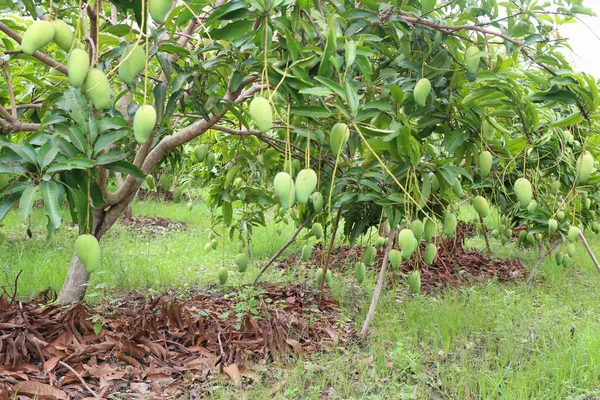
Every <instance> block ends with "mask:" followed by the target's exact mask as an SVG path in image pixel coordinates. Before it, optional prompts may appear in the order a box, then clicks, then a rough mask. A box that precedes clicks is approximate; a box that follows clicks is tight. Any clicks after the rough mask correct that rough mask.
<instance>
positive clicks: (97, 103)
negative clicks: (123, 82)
mask: <svg viewBox="0 0 600 400" xmlns="http://www.w3.org/2000/svg"><path fill="white" fill-rule="evenodd" d="M83 86H84V89H85V94H86V95H87V96H88V97H89V98H90V100H92V104H94V107H96V108H97V109H98V110H103V109H105V108H107V107H109V106H110V105H111V104H112V99H111V89H110V83H109V82H108V78H107V77H106V75H104V72H102V71H101V70H99V69H98V68H92V69H91V70H89V72H88V74H87V76H86V77H85V82H84V84H83Z"/></svg>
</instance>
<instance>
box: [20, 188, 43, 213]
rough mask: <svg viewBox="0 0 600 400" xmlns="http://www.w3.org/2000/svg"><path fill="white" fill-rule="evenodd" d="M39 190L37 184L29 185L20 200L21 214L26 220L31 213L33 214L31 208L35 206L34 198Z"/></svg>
mask: <svg viewBox="0 0 600 400" xmlns="http://www.w3.org/2000/svg"><path fill="white" fill-rule="evenodd" d="M38 190H39V188H38V187H37V186H29V187H28V188H27V189H25V190H24V191H23V194H22V195H21V199H20V201H19V216H20V217H21V219H22V220H23V221H26V220H27V217H29V214H31V209H32V208H33V199H34V198H35V195H36V194H37V192H38Z"/></svg>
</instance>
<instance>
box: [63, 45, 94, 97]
mask: <svg viewBox="0 0 600 400" xmlns="http://www.w3.org/2000/svg"><path fill="white" fill-rule="evenodd" d="M89 69H90V56H89V55H88V53H87V52H85V51H84V50H81V49H73V51H72V52H71V55H70V56H69V61H68V62H67V70H68V74H69V82H70V83H71V85H72V86H73V87H76V88H78V87H81V85H83V82H84V81H85V77H86V76H87V74H88V70H89Z"/></svg>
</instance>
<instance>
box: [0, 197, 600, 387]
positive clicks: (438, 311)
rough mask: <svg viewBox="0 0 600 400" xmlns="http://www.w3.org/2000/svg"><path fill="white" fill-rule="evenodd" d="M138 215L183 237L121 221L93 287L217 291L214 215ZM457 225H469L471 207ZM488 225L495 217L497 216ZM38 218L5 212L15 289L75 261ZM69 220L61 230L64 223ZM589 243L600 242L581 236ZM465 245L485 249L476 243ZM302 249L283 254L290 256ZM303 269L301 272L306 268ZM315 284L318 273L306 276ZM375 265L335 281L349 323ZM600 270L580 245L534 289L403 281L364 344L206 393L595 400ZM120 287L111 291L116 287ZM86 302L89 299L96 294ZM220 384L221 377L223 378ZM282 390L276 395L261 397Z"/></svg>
mask: <svg viewBox="0 0 600 400" xmlns="http://www.w3.org/2000/svg"><path fill="white" fill-rule="evenodd" d="M134 214H135V215H152V216H161V217H167V218H171V219H174V220H177V221H182V222H185V223H186V224H187V228H186V229H185V230H184V231H182V232H179V233H168V234H165V235H160V234H157V235H143V234H139V233H134V232H132V231H131V230H129V228H127V227H125V226H123V225H120V224H119V225H117V226H115V227H114V229H112V230H111V231H110V232H109V233H108V234H107V235H106V236H105V237H104V238H103V240H102V242H101V246H102V250H103V261H102V269H101V272H100V273H97V274H94V276H93V279H92V282H91V290H90V293H91V294H92V295H93V294H94V293H98V294H102V295H106V294H111V295H114V293H119V292H124V291H126V290H129V289H136V290H145V291H150V290H152V291H156V292H161V291H164V290H166V289H168V288H169V287H174V286H176V287H180V288H181V287H186V286H190V287H200V288H205V287H209V286H215V283H216V270H217V268H218V266H220V265H222V263H223V262H224V263H225V265H226V266H228V267H229V268H230V269H231V271H233V270H234V266H233V257H234V256H235V253H236V247H237V246H236V242H235V241H234V242H229V241H228V240H225V241H221V243H220V247H219V248H218V250H213V251H209V252H205V251H204V244H205V243H206V241H207V234H208V224H209V222H208V221H209V212H208V210H207V209H206V208H205V207H203V206H202V205H197V206H195V208H194V210H193V211H192V212H189V211H187V209H186V207H185V205H167V204H163V203H152V202H139V203H136V204H135V205H134ZM462 216H463V218H472V216H473V215H472V213H471V211H470V210H468V209H467V208H465V209H464V210H463V213H462ZM488 218H491V219H490V220H489V222H493V219H494V218H496V217H495V216H494V215H492V216H491V217H488ZM43 222H44V220H43V218H42V214H41V211H40V210H35V212H34V215H33V220H32V229H33V231H34V237H33V239H27V235H26V232H25V230H26V226H25V225H23V224H22V223H21V222H20V220H19V219H18V216H17V215H16V214H15V213H11V214H10V215H9V216H8V218H7V220H5V224H6V225H7V226H6V227H5V228H3V229H4V231H5V232H6V233H7V238H8V240H7V241H5V242H3V243H0V254H1V258H0V268H1V270H0V272H1V274H0V284H2V285H4V284H9V283H12V281H13V280H14V275H15V273H16V272H17V271H18V270H21V269H22V270H23V274H22V276H21V278H20V282H19V295H21V296H23V297H29V296H31V295H33V294H35V293H36V292H38V291H40V290H43V289H45V288H47V287H52V288H54V289H57V290H58V289H60V285H61V283H62V279H63V278H64V276H65V274H66V270H67V267H68V263H69V260H70V258H71V255H72V249H73V243H74V240H75V238H76V234H77V232H76V230H75V229H73V228H68V227H64V228H62V229H61V230H60V232H59V233H58V234H57V235H56V236H54V237H52V238H51V239H49V240H46V239H45V233H44V230H43V227H44V223H43ZM66 225H68V224H66ZM280 229H281V230H282V232H281V233H280V234H278V233H277V227H275V226H274V225H273V224H268V226H267V227H266V228H260V229H257V230H256V231H255V234H254V238H253V251H254V257H253V260H252V265H251V267H250V268H249V269H248V271H247V272H246V274H245V275H244V276H240V275H239V274H237V273H232V274H230V281H228V285H237V284H238V283H240V282H250V281H251V279H252V278H253V277H254V276H255V274H256V272H257V271H258V268H259V266H260V265H261V262H264V260H265V259H266V258H268V257H269V256H271V255H272V254H273V253H274V252H275V251H277V249H278V248H279V247H280V246H281V245H282V244H283V243H284V242H285V241H286V240H287V238H288V237H289V236H290V235H291V233H292V232H293V230H294V228H293V227H292V226H285V227H281V228H280ZM588 239H589V240H590V244H591V245H592V247H593V248H594V249H600V240H599V239H598V237H596V236H594V235H590V237H589V238H588ZM470 244H471V245H473V246H475V247H478V248H481V247H482V245H483V243H482V240H481V239H477V240H473V241H472V242H470ZM301 245H302V243H299V244H296V245H294V246H293V247H292V248H291V249H290V250H289V251H288V253H289V252H291V251H298V250H299V247H300V246H301ZM492 246H493V249H494V252H495V253H496V254H498V255H503V256H517V255H520V256H522V257H523V259H524V260H525V262H526V264H527V265H528V266H531V265H532V264H533V262H534V261H535V257H536V254H534V253H533V252H531V251H524V250H523V249H521V248H517V247H515V246H514V245H512V246H502V245H501V244H500V243H498V242H497V241H492ZM307 274H308V272H307ZM311 278H312V276H311ZM298 279H299V274H298V273H295V272H287V273H284V272H281V271H280V270H279V269H277V268H272V269H271V271H270V272H269V273H268V274H267V275H266V276H265V280H267V281H283V282H295V281H298ZM375 279H376V272H375V271H374V270H370V271H369V277H368V279H367V282H366V283H365V285H364V287H363V288H360V287H358V286H357V285H356V284H355V282H354V280H353V278H352V276H351V275H350V273H348V275H347V276H337V277H336V279H335V282H334V286H333V293H334V296H335V297H336V298H337V299H338V300H339V301H340V303H341V305H342V308H343V310H344V313H345V314H346V316H349V317H351V318H354V319H355V321H356V327H357V329H360V324H361V323H362V320H363V319H364V316H365V313H366V310H367V308H368V305H369V302H370V295H371V293H372V290H373V287H374V285H375ZM599 283H600V274H598V271H597V270H596V269H595V268H594V266H593V264H592V263H591V261H590V259H589V257H588V256H587V253H585V251H584V249H583V246H582V245H579V246H578V253H577V255H576V257H575V265H574V267H572V268H570V269H565V268H563V267H556V266H555V265H554V264H553V262H552V260H547V261H545V262H544V263H543V264H542V265H541V267H540V269H539V271H538V275H537V278H536V281H535V282H534V284H533V286H532V287H527V286H526V285H525V284H524V283H523V282H517V283H512V284H499V283H497V282H494V281H490V282H488V283H485V284H479V285H475V286H472V287H463V288H461V289H454V290H446V291H443V292H440V293H439V294H437V295H435V296H424V295H420V296H416V297H412V296H410V295H408V293H407V290H406V287H405V286H404V285H399V286H398V287H395V288H394V289H393V290H386V291H384V293H383V294H382V297H381V299H380V303H379V306H378V309H377V314H376V317H375V319H374V321H373V325H372V334H371V335H370V336H369V338H367V339H365V340H364V341H357V342H352V343H340V345H339V346H338V347H337V348H336V349H333V350H332V351H331V352H324V353H321V354H315V355H312V356H309V357H308V358H305V359H302V360H298V361H297V362H295V363H294V364H293V365H292V366H291V368H281V369H279V368H271V369H269V371H268V372H267V373H264V374H262V376H261V377H262V379H261V381H260V382H258V383H255V384H254V386H253V388H252V390H248V391H245V392H244V393H240V392H237V391H236V390H235V389H233V388H232V387H229V386H225V387H224V388H223V387H222V386H221V387H219V389H218V390H215V392H213V393H209V395H210V397H211V398H240V397H241V396H244V397H245V398H250V399H264V398H270V397H275V398H290V399H293V398H298V399H300V398H302V399H304V398H308V399H316V398H334V399H338V398H339V399H347V398H354V399H359V398H361V399H362V398H364V399H404V398H406V399H411V398H417V399H467V398H471V399H592V398H596V397H600V389H599V388H600V335H598V331H599V330H600V302H598V300H597V290H596V287H597V286H598V284H599ZM115 290H116V291H115ZM90 300H93V297H92V298H90ZM224 383H226V382H224ZM278 383H279V384H281V385H280V388H279V390H278V391H276V392H275V394H274V395H270V394H269V389H271V388H272V387H273V386H274V385H276V384H278Z"/></svg>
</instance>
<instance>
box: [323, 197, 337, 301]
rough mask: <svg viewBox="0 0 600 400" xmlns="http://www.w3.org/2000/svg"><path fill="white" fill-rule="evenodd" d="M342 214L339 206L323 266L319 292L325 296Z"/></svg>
mask: <svg viewBox="0 0 600 400" xmlns="http://www.w3.org/2000/svg"><path fill="white" fill-rule="evenodd" d="M341 216H342V207H340V208H338V212H337V215H336V217H335V222H334V223H333V226H332V227H331V240H330V241H329V249H328V250H327V259H326V260H325V265H324V266H323V277H322V278H321V283H319V292H321V294H320V297H322V296H323V288H324V287H325V280H326V275H327V269H328V268H329V261H330V260H331V252H332V251H333V243H334V242H335V235H336V233H337V230H338V225H339V223H340V217H341Z"/></svg>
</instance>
